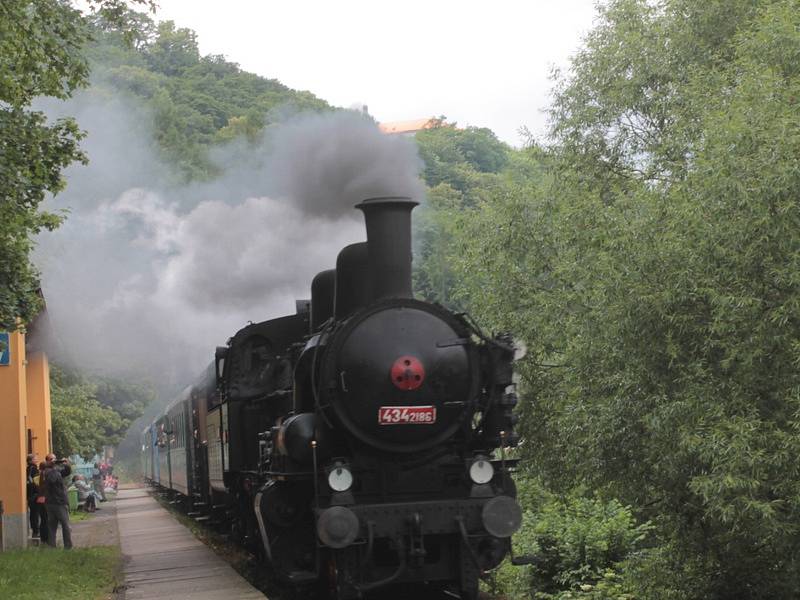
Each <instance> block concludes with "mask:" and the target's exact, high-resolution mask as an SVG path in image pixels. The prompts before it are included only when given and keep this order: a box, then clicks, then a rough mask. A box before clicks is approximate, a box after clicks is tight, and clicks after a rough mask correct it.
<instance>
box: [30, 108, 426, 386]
mask: <svg viewBox="0 0 800 600" xmlns="http://www.w3.org/2000/svg"><path fill="white" fill-rule="evenodd" d="M43 109H44V110H45V111H46V112H48V114H50V115H51V116H61V115H64V114H71V115H75V116H76V117H77V119H78V122H79V124H80V125H81V127H82V128H84V129H85V130H86V131H87V132H88V136H87V138H86V140H85V142H84V144H83V147H84V149H85V150H86V152H87V154H88V155H89V159H90V162H89V165H88V166H74V167H71V168H70V169H69V170H68V171H67V173H66V176H67V188H66V191H65V192H63V193H61V194H59V195H58V196H57V197H55V198H54V199H52V201H51V202H50V206H49V208H50V209H51V210H53V209H55V210H58V209H62V208H66V209H68V210H69V215H68V219H67V221H66V223H65V224H64V225H63V226H62V227H61V228H60V229H58V230H57V231H56V232H54V233H47V234H45V235H43V236H41V238H40V240H39V248H38V251H37V257H36V259H37V262H38V265H39V268H40V270H41V271H42V285H43V289H44V294H45V299H46V301H47V305H48V311H49V313H50V317H51V321H52V323H53V329H54V331H55V333H56V336H57V338H58V342H59V343H58V344H57V345H56V347H57V348H60V350H61V354H62V357H61V358H62V360H64V359H66V360H68V361H69V362H71V363H74V364H76V365H77V366H80V367H81V368H83V369H85V370H88V371H90V372H100V373H105V374H116V375H122V374H131V373H135V374H141V373H147V374H148V375H149V376H150V377H151V379H154V380H159V379H161V380H162V381H159V382H158V383H159V384H161V383H169V384H171V385H172V386H173V387H174V386H175V385H181V384H185V383H188V381H189V380H190V378H191V377H192V376H193V375H194V374H196V373H197V372H198V371H199V370H200V369H202V368H203V367H204V366H205V364H207V363H208V362H209V361H210V360H211V359H212V357H213V351H214V347H215V346H217V345H222V344H224V343H225V342H226V340H227V339H228V338H229V337H230V336H232V335H233V334H234V333H235V332H236V331H237V330H238V329H239V328H241V327H242V326H244V325H245V324H246V323H247V322H248V321H254V322H257V321H262V320H265V319H269V318H273V317H277V316H281V315H285V314H291V313H292V312H293V311H294V300H295V299H296V298H307V297H309V286H310V282H311V279H312V277H313V276H314V274H315V273H317V272H318V271H320V270H322V269H326V268H331V267H332V266H333V265H334V263H335V258H336V254H337V252H338V250H339V249H340V248H341V247H342V246H344V245H346V244H348V243H352V242H355V241H360V240H363V239H364V237H365V232H364V227H363V220H362V217H361V215H360V213H359V212H358V211H356V210H354V209H353V206H354V205H355V204H356V203H357V202H359V201H361V200H363V199H365V198H368V197H371V196H377V195H408V196H412V197H415V198H416V199H422V193H423V192H422V186H421V184H420V182H419V179H418V173H419V170H420V168H421V164H420V160H419V158H418V156H417V154H416V148H415V146H414V144H413V143H412V142H410V141H409V140H406V139H403V138H397V137H387V136H384V135H383V134H381V133H380V132H379V130H378V128H377V127H376V126H375V124H374V123H372V122H371V121H369V120H368V119H366V118H365V117H363V116H362V115H359V114H357V113H353V112H349V111H340V112H331V113H324V114H311V115H298V116H295V117H293V118H290V119H289V120H288V121H286V122H284V123H283V124H280V125H274V126H270V127H269V128H268V129H267V131H266V133H265V135H264V137H263V139H262V140H261V141H260V142H258V143H256V144H248V143H246V142H243V141H237V142H234V143H232V144H230V145H228V146H226V147H223V148H217V149H216V150H215V151H214V154H213V157H212V158H213V160H214V161H215V163H216V164H217V165H219V166H220V168H221V169H223V175H222V176H220V177H218V178H217V179H215V180H214V181H212V182H209V183H203V184H191V185H175V184H174V183H172V182H174V180H175V177H174V174H173V173H171V172H170V170H169V168H168V167H166V166H164V161H163V160H162V159H161V158H160V156H159V154H158V151H157V150H156V146H155V142H154V141H153V136H152V135H151V134H150V132H149V131H148V127H147V123H149V122H150V119H149V116H148V115H147V114H146V113H145V112H143V111H141V110H139V109H137V108H136V107H133V106H131V105H129V104H127V103H126V102H124V101H122V100H108V98H106V97H101V96H100V95H98V94H96V93H92V92H87V93H84V94H81V95H80V96H78V97H77V98H75V99H73V100H71V101H69V102H66V103H58V104H56V103H52V104H46V105H43Z"/></svg>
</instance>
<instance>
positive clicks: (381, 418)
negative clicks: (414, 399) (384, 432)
mask: <svg viewBox="0 0 800 600" xmlns="http://www.w3.org/2000/svg"><path fill="white" fill-rule="evenodd" d="M434 423H436V407H435V406H381V407H380V408H379V409H378V424H379V425H433V424H434Z"/></svg>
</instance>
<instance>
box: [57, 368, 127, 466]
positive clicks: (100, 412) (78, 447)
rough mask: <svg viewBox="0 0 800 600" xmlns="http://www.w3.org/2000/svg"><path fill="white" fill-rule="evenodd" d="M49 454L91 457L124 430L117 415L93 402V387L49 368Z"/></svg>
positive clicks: (79, 378) (94, 391)
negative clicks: (50, 405)
mask: <svg viewBox="0 0 800 600" xmlns="http://www.w3.org/2000/svg"><path fill="white" fill-rule="evenodd" d="M50 394H51V398H52V417H53V452H55V453H56V454H57V455H58V456H71V455H72V454H79V455H81V456H83V457H84V458H87V459H88V458H91V457H92V456H94V455H95V454H97V453H98V452H100V451H101V450H102V448H103V446H113V445H115V444H116V443H118V442H119V441H120V439H122V435H123V434H124V432H125V430H126V429H127V425H128V424H127V422H125V421H124V420H123V419H122V417H120V415H119V414H118V413H117V412H116V411H114V410H113V409H111V408H109V407H105V406H102V405H101V404H100V403H99V402H98V401H97V396H96V394H97V387H96V386H95V385H93V384H91V383H89V382H88V381H86V380H85V379H83V378H82V377H81V376H80V375H78V374H76V373H71V372H68V371H64V370H61V369H59V368H58V367H55V366H53V367H52V368H51V371H50Z"/></svg>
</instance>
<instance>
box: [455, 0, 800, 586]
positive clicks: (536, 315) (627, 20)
mask: <svg viewBox="0 0 800 600" xmlns="http://www.w3.org/2000/svg"><path fill="white" fill-rule="evenodd" d="M798 32H800V10H798V3H797V2H796V1H790V0H776V1H762V2H754V1H740V2H725V3H696V2H690V1H688V0H686V1H684V0H671V1H665V2H661V3H650V2H644V1H635V0H617V1H613V2H610V3H609V4H608V6H607V7H606V8H605V9H604V10H603V11H602V13H601V17H600V19H599V22H598V25H597V27H596V29H595V30H594V31H593V32H592V33H591V34H590V35H589V37H588V39H587V45H586V48H584V49H583V50H582V51H581V52H580V53H579V54H578V55H577V57H576V59H575V61H574V63H573V66H572V69H571V70H570V71H569V72H568V73H567V74H566V75H565V76H563V78H562V79H561V81H560V84H559V89H558V91H557V94H556V98H555V103H554V107H553V112H552V117H553V119H554V121H553V132H552V133H553V138H552V140H553V142H552V145H551V147H549V148H548V149H547V152H546V154H544V156H543V160H542V165H543V175H542V177H541V178H540V179H539V180H538V181H536V182H529V183H525V182H524V181H523V182H521V183H518V184H514V185H511V186H510V187H507V188H504V189H503V190H502V191H501V193H498V194H492V195H491V197H490V198H488V199H486V200H484V201H482V202H480V203H479V204H478V205H477V206H476V207H475V208H474V209H470V210H468V211H467V212H466V213H464V212H462V213H461V214H460V215H458V214H456V215H454V218H456V219H457V220H458V221H457V223H456V225H455V226H454V227H453V228H452V229H451V232H452V233H451V235H452V236H453V242H452V245H451V250H450V260H449V263H450V266H451V268H452V269H454V270H455V273H456V277H455V281H459V282H463V285H461V287H460V288H458V289H456V290H455V291H456V293H457V296H458V298H459V299H460V301H461V302H464V303H467V304H468V305H469V306H470V308H471V310H472V311H473V312H475V313H478V315H479V316H480V317H482V321H483V322H486V323H487V324H488V325H489V327H490V328H494V329H502V330H511V331H513V332H515V333H516V334H517V335H519V336H520V338H521V339H522V340H524V341H525V343H526V345H527V347H528V350H529V352H528V356H527V357H526V358H525V360H524V361H523V362H522V363H521V365H520V371H521V373H522V376H523V384H524V386H523V389H524V393H525V398H526V401H525V402H524V403H523V405H522V407H521V411H522V415H521V416H522V428H523V431H524V437H525V442H524V443H523V445H522V449H523V451H524V452H525V454H526V457H527V458H528V460H529V463H530V465H531V468H533V469H534V470H535V471H536V473H537V474H538V475H539V476H540V477H542V478H543V479H544V481H545V483H546V484H547V485H548V486H549V487H551V488H552V489H553V490H556V491H559V492H563V493H568V492H570V491H572V490H574V489H575V488H576V486H588V488H589V489H590V490H592V491H594V492H596V493H599V494H601V495H602V496H603V497H607V498H618V499H619V500H621V501H622V503H623V504H629V505H631V506H632V507H633V508H634V511H635V514H636V515H637V517H638V518H639V519H641V520H650V521H652V523H653V525H654V530H653V538H652V539H651V540H650V546H651V547H650V548H649V549H646V550H643V551H642V552H640V553H639V554H638V555H637V556H636V557H632V558H630V559H629V560H627V561H626V563H625V566H624V569H623V575H624V577H625V578H626V586H628V588H629V590H632V591H634V592H635V593H636V594H637V595H638V596H639V597H643V598H656V599H659V598H689V599H691V598H697V599H699V598H715V599H733V598H737V599H738V598H743V599H751V598H752V599H755V598H794V597H797V595H798V594H800V588H799V587H798V581H800V542H798V540H799V539H800V535H799V534H800V502H798V498H800V493H798V492H800V467H798V465H797V460H796V457H797V455H798V452H800V397H799V396H798V393H797V390H798V389H800V385H799V384H800V374H798V370H797V368H796V367H797V363H798V358H797V357H798V349H800V277H798V273H799V272H800V264H798V261H799V260H800V258H798V257H800V205H798V202H797V198H798V196H799V193H800V171H799V170H798V167H797V164H796V163H797V161H796V157H797V156H798V155H800V136H798V134H797V132H798V131H800V111H798V105H797V102H798V100H797V99H798V98H800V69H799V68H798V64H800V61H798V57H799V56H800V33H798Z"/></svg>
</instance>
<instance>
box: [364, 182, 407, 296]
mask: <svg viewBox="0 0 800 600" xmlns="http://www.w3.org/2000/svg"><path fill="white" fill-rule="evenodd" d="M417 204H419V202H417V201H416V200H412V199H411V198H407V197H404V196H393V197H383V198H370V199H368V200H364V201H363V202H362V203H361V204H357V205H356V208H358V209H359V210H362V211H363V212H364V220H365V221H366V224H367V247H368V252H369V270H370V275H371V277H370V279H371V280H372V299H373V300H378V299H380V298H412V297H413V293H412V291H411V211H412V210H413V209H414V207H415V206H416V205H417Z"/></svg>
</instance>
